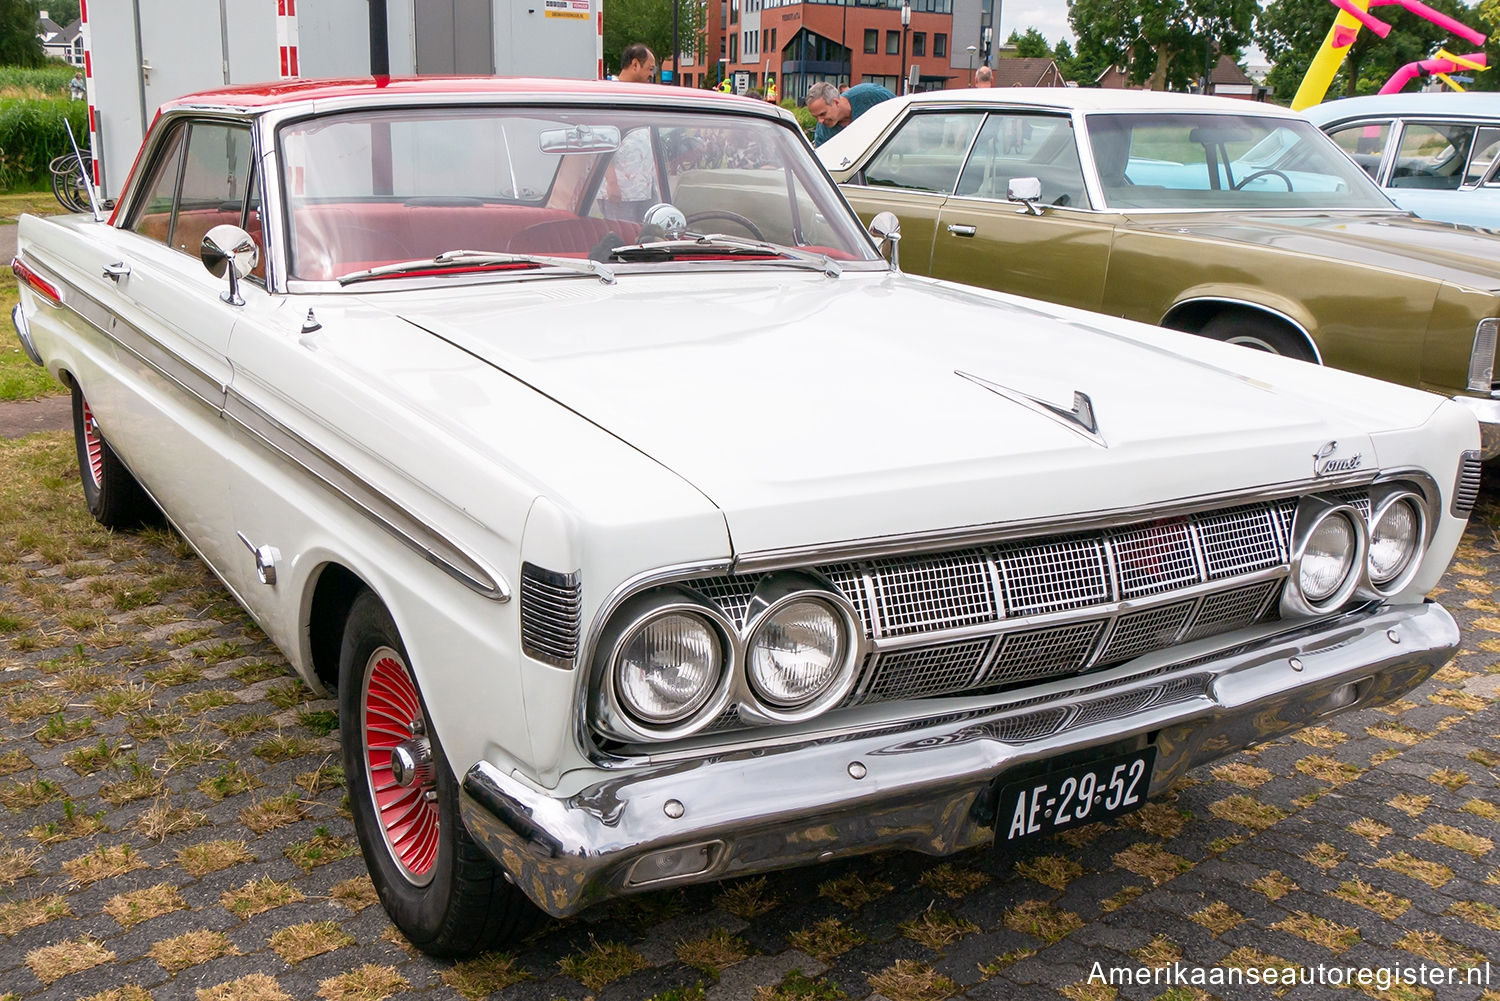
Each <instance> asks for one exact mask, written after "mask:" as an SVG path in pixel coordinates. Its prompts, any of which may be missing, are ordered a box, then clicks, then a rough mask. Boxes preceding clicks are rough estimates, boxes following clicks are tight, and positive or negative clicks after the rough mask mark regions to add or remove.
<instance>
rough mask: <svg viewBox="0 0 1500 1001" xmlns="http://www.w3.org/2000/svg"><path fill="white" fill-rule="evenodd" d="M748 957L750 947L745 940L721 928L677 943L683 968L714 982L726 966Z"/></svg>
mask: <svg viewBox="0 0 1500 1001" xmlns="http://www.w3.org/2000/svg"><path fill="white" fill-rule="evenodd" d="M749 955H750V947H749V946H748V945H746V944H745V940H744V939H742V938H740V937H739V936H737V935H731V934H730V933H729V932H728V931H726V930H725V929H723V928H715V929H714V930H713V931H711V932H709V933H708V934H707V935H705V936H704V937H702V938H699V939H693V940H692V941H689V942H679V943H677V958H678V959H680V960H681V961H682V962H683V964H684V965H685V966H691V967H692V968H693V969H695V970H697V971H698V972H700V973H704V974H707V975H708V976H710V977H713V978H714V979H716V980H717V979H718V977H719V974H720V973H721V972H722V971H723V969H724V968H725V967H726V966H733V965H734V964H735V963H738V962H739V961H740V960H742V959H744V958H746V957H747V956H749Z"/></svg>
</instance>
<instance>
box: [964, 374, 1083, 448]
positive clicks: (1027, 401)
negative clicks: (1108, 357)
mask: <svg viewBox="0 0 1500 1001" xmlns="http://www.w3.org/2000/svg"><path fill="white" fill-rule="evenodd" d="M953 374H954V375H956V376H959V377H961V378H964V379H968V380H969V381H970V382H972V383H974V384H975V385H978V386H983V387H984V388H985V389H988V390H989V391H990V392H992V393H996V394H998V395H1000V396H1003V397H1005V398H1006V399H1007V400H1009V401H1011V402H1012V403H1017V404H1020V405H1021V406H1023V407H1025V408H1026V409H1027V410H1030V411H1032V412H1033V413H1038V414H1041V415H1042V416H1043V417H1047V418H1050V419H1051V420H1054V421H1056V422H1057V423H1059V424H1061V425H1062V426H1063V427H1065V428H1067V429H1068V430H1069V431H1072V432H1073V433H1074V434H1076V435H1078V436H1079V437H1080V438H1084V439H1086V440H1087V441H1090V442H1092V443H1093V444H1095V445H1098V446H1099V447H1100V448H1108V447H1109V442H1107V441H1105V440H1104V436H1103V435H1101V434H1100V433H1099V421H1098V419H1097V418H1095V416H1094V401H1093V400H1091V399H1089V394H1087V393H1084V392H1080V391H1079V390H1076V389H1075V390H1074V391H1073V407H1072V409H1071V410H1069V409H1065V408H1064V407H1063V406H1062V405H1061V404H1058V403H1050V402H1048V401H1047V400H1043V399H1041V398H1039V397H1036V396H1032V395H1030V394H1029V393H1023V392H1021V391H1020V390H1019V389H1011V388H1010V387H1009V386H1002V385H1000V384H999V383H994V382H990V381H989V380H988V379H983V378H980V377H979V376H977V375H974V374H973V373H971V372H961V371H959V370H958V369H954V370H953Z"/></svg>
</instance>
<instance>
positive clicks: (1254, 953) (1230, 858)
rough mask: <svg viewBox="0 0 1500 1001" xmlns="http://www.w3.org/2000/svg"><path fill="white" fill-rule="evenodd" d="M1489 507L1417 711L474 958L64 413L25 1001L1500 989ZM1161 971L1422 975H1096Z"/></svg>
mask: <svg viewBox="0 0 1500 1001" xmlns="http://www.w3.org/2000/svg"><path fill="white" fill-rule="evenodd" d="M1497 498H1500V482H1497V480H1496V479H1493V478H1492V479H1490V480H1489V481H1488V482H1487V483H1486V489H1485V492H1484V494H1483V496H1482V498H1481V505H1480V508H1479V511H1478V512H1477V513H1476V516H1475V519H1474V521H1473V524H1472V526H1471V528H1470V531H1469V533H1468V535H1467V537H1466V538H1465V542H1464V545H1463V547H1462V549H1461V550H1460V552H1459V555H1458V558H1457V560H1456V561H1455V564H1454V566H1453V568H1452V570H1451V572H1450V573H1449V574H1448V576H1447V577H1446V578H1445V580H1444V582H1443V586H1442V588H1441V590H1440V592H1439V596H1440V598H1441V600H1442V601H1443V602H1444V603H1445V604H1447V605H1448V607H1449V608H1451V609H1453V610H1454V611H1455V613H1456V614H1457V615H1458V616H1459V617H1460V619H1461V620H1462V622H1463V625H1464V628H1465V642H1464V648H1463V651H1462V653H1461V654H1460V655H1459V656H1458V657H1457V658H1456V660H1455V661H1454V662H1453V663H1452V664H1451V665H1449V666H1448V667H1446V668H1444V669H1443V671H1442V672H1441V673H1440V674H1439V675H1438V676H1437V677H1436V679H1434V680H1433V681H1431V682H1429V683H1428V684H1426V685H1424V686H1423V687H1422V688H1421V689H1419V690H1418V691H1416V692H1414V693H1412V695H1411V696H1410V697H1409V698H1408V699H1407V700H1405V701H1403V702H1402V703H1400V704H1398V705H1395V706H1391V707H1388V708H1386V709H1384V710H1376V711H1364V712H1360V713H1357V714H1354V715H1349V716H1342V717H1338V718H1336V719H1334V720H1332V721H1330V722H1329V723H1328V724H1326V725H1324V726H1320V727H1317V728H1315V729H1312V730H1309V731H1306V732H1304V733H1302V734H1300V735H1299V736H1298V737H1297V738H1296V739H1292V740H1285V741H1281V742H1278V743H1276V744H1272V745H1269V746H1266V747H1264V748H1261V749H1258V750H1257V751H1255V752H1253V753H1248V754H1241V755H1237V756H1235V757H1233V758H1231V759H1228V760H1226V761H1224V762H1222V763H1220V764H1218V765H1215V766H1213V767H1209V768H1202V769H1199V770H1198V771H1196V772H1194V773H1193V774H1192V776H1191V777H1190V779H1189V780H1188V781H1187V782H1184V783H1183V784H1181V785H1180V786H1179V787H1178V788H1176V790H1175V791H1174V792H1173V794H1172V795H1171V796H1169V797H1168V798H1167V799H1165V800H1163V801H1160V802H1157V803H1154V804H1152V805H1151V806H1149V807H1148V808H1146V809H1144V810H1142V811H1140V812H1138V813H1136V814H1133V815H1131V816H1129V817H1127V818H1124V819H1122V820H1120V821H1118V822H1115V823H1113V824H1095V825H1092V826H1089V827H1084V828H1080V829H1077V830H1075V831H1071V832H1067V833H1066V834H1064V835H1061V836H1057V837H1054V838H1052V839H1051V840H1047V841H1043V842H1040V843H1038V844H1035V845H1032V846H1028V847H1026V848H1025V849H1024V850H1021V851H1019V852H1016V853H1014V854H1010V855H1006V856H994V855H992V854H991V853H990V852H988V851H973V852H968V853H965V854H962V855H958V856H955V857H952V858H949V859H944V860H938V859H931V858H927V857H924V856H917V855H908V854H892V855H885V856H878V857H874V858H869V859H862V860H856V861H852V862H846V863H839V864H834V865H829V866H825V867H822V868H815V869H803V870H797V871H791V872H785V873H780V874H776V875H772V876H769V877H765V878H756V879H743V880H738V881H731V882H726V883H721V884H715V885H710V886H703V887H697V888H692V889H688V890H679V891H673V892H660V893H655V894H648V895H644V896H639V897H635V898H632V899H630V900H627V901H622V902H616V903H613V904H610V905H608V906H605V907H601V908H598V909H596V910H593V911H591V912H589V913H586V914H584V915H583V916H581V917H579V918H577V919H574V920H571V921H567V922H562V923H552V924H550V925H547V926H545V927H544V928H543V929H542V930H541V931H540V932H538V933H537V934H536V935H535V936H533V937H532V938H531V939H529V940H528V941H526V942H524V943H522V944H521V945H519V946H518V947H517V948H515V949H513V950H511V951H510V952H508V953H505V954H494V955H490V956H486V957H482V958H480V959H479V960H476V961H471V962H467V963H459V964H453V963H448V962H438V961H435V960H432V959H429V958H426V957H424V956H422V955H420V954H415V953H413V952H412V951H411V950H410V948H409V947H407V946H406V944H405V943H404V942H403V941H402V939H401V937H400V936H399V935H398V934H396V933H395V932H394V930H393V929H392V927H391V925H390V924H389V922H388V921H387V920H386V917H385V915H384V913H383V912H382V910H381V908H380V907H379V906H378V904H376V903H375V901H374V898H373V893H372V890H371V887H370V884H369V881H368V879H367V878H366V876H365V874H364V865H363V863H362V862H361V860H360V858H359V855H358V852H357V849H356V846H355V840H354V833H353V830H352V827H351V824H350V820H349V815H348V813H347V810H346V809H345V808H344V806H343V799H344V792H343V788H342V785H341V781H342V776H341V774H340V770H339V768H338V767H337V764H336V762H337V760H338V756H337V745H336V734H335V732H334V727H335V718H334V713H333V709H334V706H333V704H332V703H331V702H329V701H326V700H313V699H312V698H311V696H310V693H309V692H308V691H307V690H306V689H304V688H302V687H301V686H300V685H299V684H298V683H297V682H295V681H294V680H293V679H292V676H291V674H290V672H289V670H288V668H287V667H286V665H285V663H284V661H283V660H282V659H281V658H280V656H279V655H278V654H277V653H276V651H275V650H274V649H273V648H272V647H271V646H270V645H269V644H268V643H267V642H266V640H265V639H264V638H263V637H262V636H261V635H260V633H259V632H258V631H257V630H256V629H255V628H254V627H253V626H252V625H251V624H250V623H249V621H248V620H247V619H246V618H245V617H244V616H243V615H242V614H241V613H240V612H239V611H238V610H237V608H236V607H235V606H233V605H232V604H231V603H230V602H229V601H228V600H227V598H226V597H225V596H224V593H223V591H222V590H221V589H220V588H219V587H218V586H217V585H216V584H215V583H214V581H213V580H212V578H211V577H210V575H209V574H208V573H207V571H206V570H205V569H204V568H203V566H202V565H201V563H199V562H198V561H197V560H196V559H195V558H194V557H193V556H192V555H191V553H190V552H189V551H188V549H187V548H186V546H184V545H183V544H182V542H181V541H180V540H177V539H176V538H175V537H174V536H172V535H170V534H169V533H166V532H162V531H151V532H146V533H143V534H137V535H114V536H111V535H109V534H107V533H104V532H101V531H99V530H98V529H96V528H94V527H93V526H92V524H91V523H90V522H88V521H87V517H86V514H85V513H84V512H83V502H82V499H81V497H80V495H79V492H78V488H77V486H76V473H75V471H74V466H73V457H72V445H71V441H70V440H69V439H68V437H67V436H66V435H65V434H46V435H35V436H31V437H29V438H24V439H20V440H18V441H12V442H0V556H3V559H0V736H3V744H0V835H3V837H0V996H4V997H5V998H15V997H20V998H26V999H28V1001H32V999H35V1001H42V999H47V1001H52V999H69V1001H71V999H75V998H83V997H93V998H115V999H122V1001H123V999H144V998H155V999H158V1001H165V999H172V998H204V999H245V1001H252V999H253V1001H271V999H276V998H315V997H322V998H327V999H330V1001H341V999H356V998H358V999H369V1001H375V999H380V998H385V997H398V998H399V997H405V996H411V995H422V996H423V997H431V998H448V997H455V996H462V997H466V998H479V997H484V996H487V995H492V994H494V995H498V996H499V997H500V998H503V999H506V1001H523V999H524V1001H531V999H535V1001H546V999H553V998H567V999H583V998H589V997H596V998H599V999H646V998H660V999H663V1001H666V999H674V1001H691V999H702V998H707V999H715V1001H717V999H734V998H752V997H755V998H763V999H794V998H807V999H819V1001H822V999H837V998H846V997H847V998H849V999H860V998H887V999H891V1001H917V999H937V998H942V997H947V996H950V995H953V996H958V997H963V998H969V999H974V1001H980V999H991V998H1021V999H1030V998H1043V999H1051V998H1059V997H1063V998H1068V999H1072V1001H1081V999H1111V998H1122V999H1124V998H1128V999H1155V998H1161V999H1167V1001H1187V999H1195V998H1208V997H1217V998H1222V999H1225V1001H1238V999H1241V998H1247V999H1260V998H1271V997H1278V996H1279V997H1285V998H1289V999H1294V1001H1295V999H1320V998H1328V997H1351V998H1359V997H1375V998H1388V999H1391V1001H1406V999H1420V998H1430V999H1436V1001H1467V999H1479V998H1482V999H1485V1001H1500V965H1491V964H1500V851H1497V850H1496V848H1495V843H1496V841H1497V840H1500V791H1497V785H1500V774H1497V769H1500V666H1497V663H1496V661H1497V658H1496V654H1497V653H1500V605H1497V604H1496V601H1495V596H1494V595H1493V593H1492V592H1494V590H1495V588H1496V586H1497V584H1496V582H1500V536H1497V534H1496V530H1495V529H1496V523H1497V517H1500V504H1497ZM1096 964H1098V966H1097V967H1096ZM1173 964H1176V965H1173ZM1158 967H1159V968H1161V969H1162V970H1163V971H1165V972H1166V973H1173V974H1176V975H1178V976H1180V977H1181V978H1182V979H1184V980H1191V978H1192V977H1193V976H1194V975H1195V971H1196V974H1197V975H1198V976H1202V977H1214V976H1218V977H1225V976H1229V975H1231V974H1230V973H1229V972H1228V971H1230V970H1239V971H1245V970H1250V969H1255V970H1264V969H1265V968H1267V967H1269V968H1272V969H1275V970H1283V969H1290V970H1291V971H1292V973H1291V974H1290V975H1291V976H1296V975H1297V973H1298V971H1301V972H1302V974H1303V975H1304V976H1312V975H1314V974H1315V973H1316V972H1317V971H1318V970H1319V968H1320V967H1321V968H1322V969H1323V970H1324V976H1325V978H1327V977H1328V976H1329V974H1328V973H1327V971H1328V970H1329V969H1330V968H1334V967H1337V968H1339V970H1340V971H1342V970H1344V969H1345V968H1351V969H1355V970H1364V971H1367V973H1366V976H1369V977H1371V978H1377V977H1379V976H1381V975H1382V973H1385V974H1389V973H1391V972H1393V971H1395V972H1400V971H1402V970H1405V971H1410V972H1411V974H1412V975H1418V974H1419V973H1420V975H1421V976H1424V977H1426V978H1427V979H1428V981H1429V983H1428V984H1427V985H1425V986H1424V985H1423V984H1415V985H1412V984H1396V985H1389V984H1387V985H1386V987H1385V989H1382V988H1381V985H1380V983H1379V982H1378V981H1377V982H1374V983H1370V984H1367V985H1365V986H1362V987H1361V986H1358V985H1356V986H1355V987H1354V988H1353V989H1351V990H1347V991H1337V990H1335V989H1334V988H1333V987H1330V986H1328V985H1327V983H1324V984H1297V985H1288V984H1286V983H1282V984H1280V985H1278V986H1275V987H1274V988H1273V987H1269V986H1265V985H1249V984H1245V983H1241V984H1234V985H1227V986H1225V985H1221V984H1215V983H1213V982H1211V981H1210V982H1206V983H1204V984H1202V985H1201V986H1193V985H1191V984H1186V985H1184V984H1181V983H1178V982H1176V981H1171V980H1162V979H1158V980H1156V981H1155V982H1153V983H1131V984H1120V983H1118V982H1117V983H1116V984H1114V985H1110V984H1107V983H1104V982H1101V980H1100V977H1099V976H1094V977H1093V979H1092V980H1091V974H1102V973H1104V972H1105V971H1107V970H1109V969H1110V968H1120V969H1123V970H1127V971H1130V972H1132V973H1133V974H1134V973H1136V972H1138V971H1149V970H1152V969H1154V968H1158ZM1450 967H1451V968H1456V969H1457V970H1458V971H1459V972H1458V977H1459V980H1460V982H1459V983H1458V984H1457V985H1454V986H1446V985H1441V986H1432V985H1431V982H1430V981H1431V978H1432V976H1433V975H1434V974H1435V973H1442V972H1445V971H1446V970H1447V969H1448V968H1450ZM1470 967H1474V968H1477V969H1478V970H1479V971H1480V972H1479V975H1480V976H1481V977H1483V976H1486V975H1487V976H1488V977H1489V980H1488V981H1486V982H1485V983H1481V984H1472V983H1469V984H1466V983H1463V982H1462V981H1463V978H1464V977H1465V975H1466V974H1465V973H1464V971H1465V970H1467V969H1468V968H1470ZM1282 975H1285V974H1282ZM1158 976H1160V975H1158ZM1118 977H1119V974H1118V973H1117V974H1116V978H1117V981H1118ZM1485 984H1488V986H1486V985H1485ZM7 992H8V993H7Z"/></svg>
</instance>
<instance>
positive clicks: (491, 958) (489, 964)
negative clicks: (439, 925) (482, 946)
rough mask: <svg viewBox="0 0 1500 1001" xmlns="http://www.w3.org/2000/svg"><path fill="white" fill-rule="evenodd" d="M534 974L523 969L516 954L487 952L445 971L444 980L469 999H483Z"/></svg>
mask: <svg viewBox="0 0 1500 1001" xmlns="http://www.w3.org/2000/svg"><path fill="white" fill-rule="evenodd" d="M530 978H531V974H529V973H527V972H526V971H525V970H523V969H521V968H520V966H519V965H518V964H517V963H516V960H515V957H513V956H510V955H508V954H507V953H503V952H487V953H485V954H484V955H482V956H476V957H475V958H473V959H466V960H464V961H463V962H461V963H454V964H453V965H452V966H451V967H449V968H448V969H446V970H444V971H443V983H445V984H447V985H448V986H449V987H451V988H453V989H454V990H455V991H457V992H458V993H459V994H460V995H461V996H462V997H465V998H468V999H469V1001H479V999H480V998H487V997H489V996H491V995H493V994H499V993H500V992H501V991H503V990H505V988H507V987H510V986H512V985H513V984H519V983H520V982H521V981H523V980H529V979H530Z"/></svg>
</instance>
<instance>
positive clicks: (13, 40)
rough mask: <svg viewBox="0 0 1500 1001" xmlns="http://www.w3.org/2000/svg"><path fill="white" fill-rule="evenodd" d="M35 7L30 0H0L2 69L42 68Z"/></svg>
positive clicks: (0, 54) (40, 41)
mask: <svg viewBox="0 0 1500 1001" xmlns="http://www.w3.org/2000/svg"><path fill="white" fill-rule="evenodd" d="M36 29H37V23H36V8H35V7H33V6H32V5H31V4H30V3H29V2H28V0H0V66H40V65H41V64H42V63H43V62H44V61H45V60H44V58H43V56H42V40H41V39H40V38H37V37H36Z"/></svg>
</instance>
